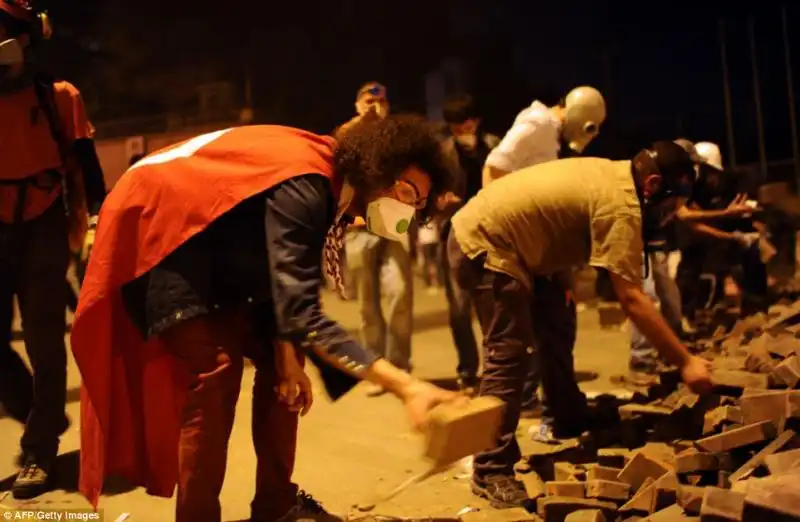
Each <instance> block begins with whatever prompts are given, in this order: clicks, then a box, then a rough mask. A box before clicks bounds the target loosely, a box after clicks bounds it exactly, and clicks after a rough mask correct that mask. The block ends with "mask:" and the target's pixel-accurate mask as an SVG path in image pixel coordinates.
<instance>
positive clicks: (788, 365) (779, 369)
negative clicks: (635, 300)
mask: <svg viewBox="0 0 800 522" xmlns="http://www.w3.org/2000/svg"><path fill="white" fill-rule="evenodd" d="M771 377H772V378H773V380H774V382H776V383H777V384H779V385H784V386H786V387H787V388H796V387H797V383H798V382H800V357H797V356H796V355H793V356H791V357H789V358H788V359H786V360H784V361H783V362H782V363H780V364H778V365H777V366H775V368H774V369H773V370H772V373H771Z"/></svg>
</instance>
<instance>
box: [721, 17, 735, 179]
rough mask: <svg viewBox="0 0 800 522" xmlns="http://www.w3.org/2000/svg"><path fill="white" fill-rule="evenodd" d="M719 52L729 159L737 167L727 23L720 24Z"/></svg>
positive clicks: (722, 21)
mask: <svg viewBox="0 0 800 522" xmlns="http://www.w3.org/2000/svg"><path fill="white" fill-rule="evenodd" d="M719 52H720V56H721V58H722V92H723V95H724V96H725V127H726V130H727V132H728V154H727V156H728V158H730V163H731V166H732V167H736V142H735V140H734V136H733V109H732V108H731V82H730V77H729V73H728V48H727V45H726V43H725V21H724V20H720V22H719Z"/></svg>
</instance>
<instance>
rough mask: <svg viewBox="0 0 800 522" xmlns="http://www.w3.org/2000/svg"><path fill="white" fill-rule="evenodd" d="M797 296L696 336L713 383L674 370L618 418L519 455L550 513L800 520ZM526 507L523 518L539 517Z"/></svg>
mask: <svg viewBox="0 0 800 522" xmlns="http://www.w3.org/2000/svg"><path fill="white" fill-rule="evenodd" d="M794 323H800V306H791V307H789V306H783V307H775V308H773V309H771V310H770V314H769V316H766V315H762V316H756V317H755V318H750V319H748V320H746V321H741V322H739V323H737V324H736V325H735V327H734V328H733V329H732V330H731V331H730V333H725V334H720V335H717V336H716V337H714V338H712V339H710V340H707V341H705V342H702V343H699V346H698V347H697V350H696V351H698V352H699V353H702V354H703V355H704V356H705V357H707V358H708V359H710V360H711V361H712V364H713V367H714V372H713V378H714V381H715V389H714V393H712V394H711V395H709V396H705V397H700V396H698V395H695V394H693V393H691V392H690V391H689V390H688V389H687V388H685V387H684V386H683V385H682V384H680V382H679V381H680V376H679V375H678V374H677V372H666V373H663V374H662V375H661V379H660V383H658V384H656V385H654V386H651V387H650V388H649V390H648V392H647V394H646V395H645V394H637V395H636V397H635V398H634V401H633V402H632V403H629V404H625V405H622V406H619V407H618V412H619V422H618V423H616V424H615V425H614V427H613V428H612V429H607V430H601V431H595V432H593V433H591V434H587V435H586V436H584V437H583V438H582V439H581V440H580V441H578V442H577V443H576V444H575V445H572V446H568V447H561V448H559V449H558V450H556V451H554V452H553V453H550V454H546V455H534V456H531V457H529V458H528V459H527V460H526V461H525V462H523V463H521V464H520V465H519V466H518V472H519V473H520V478H521V479H522V480H523V482H524V483H525V485H526V488H527V489H528V494H529V496H530V497H531V498H532V499H534V500H535V501H536V506H535V507H536V512H537V514H538V516H539V517H541V518H542V519H543V520H544V521H545V522H563V521H566V522H603V521H606V522H612V521H617V520H618V521H636V520H641V521H648V522H673V521H675V522H677V521H686V520H689V521H691V520H697V521H701V522H710V521H714V522H718V521H719V522H761V521H798V522H800V437H798V435H797V433H796V430H798V429H800V390H795V388H797V387H798V384H800V338H799V337H800V334H798V336H797V337H796V335H795V334H796V333H797V332H799V331H800V324H794ZM532 519H533V518H522V517H520V518H519V519H518V520H532Z"/></svg>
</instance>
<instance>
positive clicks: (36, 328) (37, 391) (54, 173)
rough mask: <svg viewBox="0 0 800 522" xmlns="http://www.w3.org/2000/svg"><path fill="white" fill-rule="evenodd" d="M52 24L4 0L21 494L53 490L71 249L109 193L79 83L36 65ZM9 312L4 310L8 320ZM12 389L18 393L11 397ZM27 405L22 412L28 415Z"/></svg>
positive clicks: (0, 132) (2, 263) (1, 41)
mask: <svg viewBox="0 0 800 522" xmlns="http://www.w3.org/2000/svg"><path fill="white" fill-rule="evenodd" d="M51 32H52V29H51V27H50V23H49V19H48V17H47V15H46V14H45V13H42V12H40V11H38V10H37V9H36V8H35V7H34V6H33V5H32V4H31V2H30V1H29V0H0V114H2V118H0V302H2V303H3V304H4V307H6V306H7V307H8V308H4V310H6V309H8V310H10V309H11V308H10V306H11V302H12V301H13V297H14V296H15V295H16V297H17V300H18V302H19V308H20V314H21V316H22V321H23V324H24V332H23V339H24V341H25V349H26V351H27V353H28V359H29V360H30V363H31V367H32V369H33V385H32V388H30V387H28V386H27V385H26V384H25V382H29V381H26V379H24V378H23V377H22V375H21V372H22V371H23V369H24V366H23V365H19V364H9V365H5V364H3V365H0V389H1V390H0V397H6V398H7V399H5V402H10V403H12V404H13V403H14V397H16V398H17V399H18V401H19V403H20V404H24V403H25V402H26V400H27V399H26V398H25V395H26V394H30V393H31V390H32V394H33V396H32V400H31V401H30V413H29V414H28V415H27V418H26V419H25V432H24V434H23V436H22V441H21V446H22V452H21V455H20V463H21V465H22V469H21V471H20V473H19V475H18V476H17V479H16V481H15V483H14V486H13V494H14V496H15V497H16V498H30V497H34V496H36V495H38V494H40V493H42V492H43V491H45V490H46V489H47V487H48V485H49V484H50V482H51V481H50V479H51V478H52V471H53V469H52V468H53V463H54V461H55V458H56V456H57V454H58V446H59V438H60V436H61V434H62V433H63V432H64V431H65V430H66V429H67V427H68V425H69V422H68V420H67V417H66V415H65V412H64V410H65V402H66V380H67V352H66V346H65V343H64V332H65V328H66V326H65V311H66V308H67V299H68V294H67V289H66V287H65V284H64V281H65V279H66V273H67V267H68V266H69V263H70V259H71V254H70V250H72V251H78V250H80V249H81V246H82V243H83V238H84V235H85V233H86V231H87V229H88V226H89V225H88V223H89V212H90V211H92V210H94V211H96V209H97V208H99V206H100V204H101V203H102V201H103V198H104V196H105V186H104V182H103V174H102V170H101V169H100V165H99V161H98V160H97V154H96V152H95V147H94V142H93V141H92V135H93V128H92V126H91V124H90V123H89V120H88V119H87V117H86V109H85V107H84V105H83V101H82V100H81V95H80V92H79V91H78V89H76V88H75V87H74V86H73V85H71V84H70V83H67V82H62V81H55V79H53V78H51V77H49V76H48V75H46V74H44V73H43V72H41V71H39V70H37V69H36V67H35V66H34V61H33V56H34V53H35V51H36V49H37V48H38V47H39V44H40V43H41V42H42V41H43V40H46V39H47V38H49V36H50V34H51ZM10 318H11V314H10V312H8V313H4V314H3V315H2V317H0V321H2V327H3V328H5V327H6V326H7V324H10ZM9 397H10V398H9ZM21 415H22V412H20V415H19V416H21Z"/></svg>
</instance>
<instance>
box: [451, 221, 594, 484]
mask: <svg viewBox="0 0 800 522" xmlns="http://www.w3.org/2000/svg"><path fill="white" fill-rule="evenodd" d="M448 255H449V258H450V266H451V268H452V269H453V270H454V271H455V273H456V276H457V278H458V281H459V283H460V284H461V285H462V287H463V288H466V289H467V290H468V291H469V293H470V294H471V296H472V299H473V302H474V304H475V311H476V313H477V315H478V320H479V322H480V324H481V330H482V331H483V336H484V338H483V355H484V371H483V380H482V382H481V390H480V394H481V395H489V396H492V397H497V398H499V399H501V400H503V401H504V402H505V403H506V410H505V413H504V416H503V422H502V425H501V427H500V432H499V434H498V440H497V446H496V447H495V448H494V449H491V450H489V451H486V452H483V453H479V454H478V455H476V456H475V474H476V476H477V477H478V478H482V477H485V476H488V475H493V474H503V475H513V474H514V470H513V467H514V464H515V463H516V462H517V461H518V460H519V459H520V457H521V454H520V449H519V445H518V443H517V440H516V437H515V432H516V429H517V425H518V424H519V415H520V408H521V405H522V403H523V388H524V384H525V380H526V378H527V376H528V374H529V371H530V368H531V360H532V358H533V357H534V354H535V352H536V351H537V350H538V351H539V352H540V355H541V356H540V363H541V375H542V386H543V387H544V391H545V395H546V396H547V399H548V402H549V405H550V407H551V408H552V415H553V419H554V426H555V428H556V430H558V429H563V430H569V429H572V427H573V426H582V425H584V424H585V422H586V420H587V413H588V412H587V410H588V407H587V404H586V396H585V395H584V394H583V393H582V392H581V391H580V389H579V388H578V384H577V382H576V380H575V367H574V361H573V358H572V351H573V348H574V344H575V333H576V323H575V311H574V303H567V301H566V299H567V297H566V292H565V290H566V288H564V286H563V283H562V282H560V281H558V280H549V279H545V278H541V279H538V278H537V279H536V285H535V288H534V289H533V290H532V291H531V290H529V289H528V288H526V287H525V286H524V285H523V284H522V283H520V282H519V281H517V280H516V279H514V278H512V277H510V276H508V275H506V274H503V273H500V272H495V271H492V270H489V269H487V268H486V267H485V266H484V263H485V258H484V257H483V256H480V257H477V258H475V259H468V258H467V257H466V256H465V255H464V254H463V252H462V251H461V247H460V246H459V245H458V242H457V241H456V239H455V237H454V236H451V237H450V239H449V241H448Z"/></svg>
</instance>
